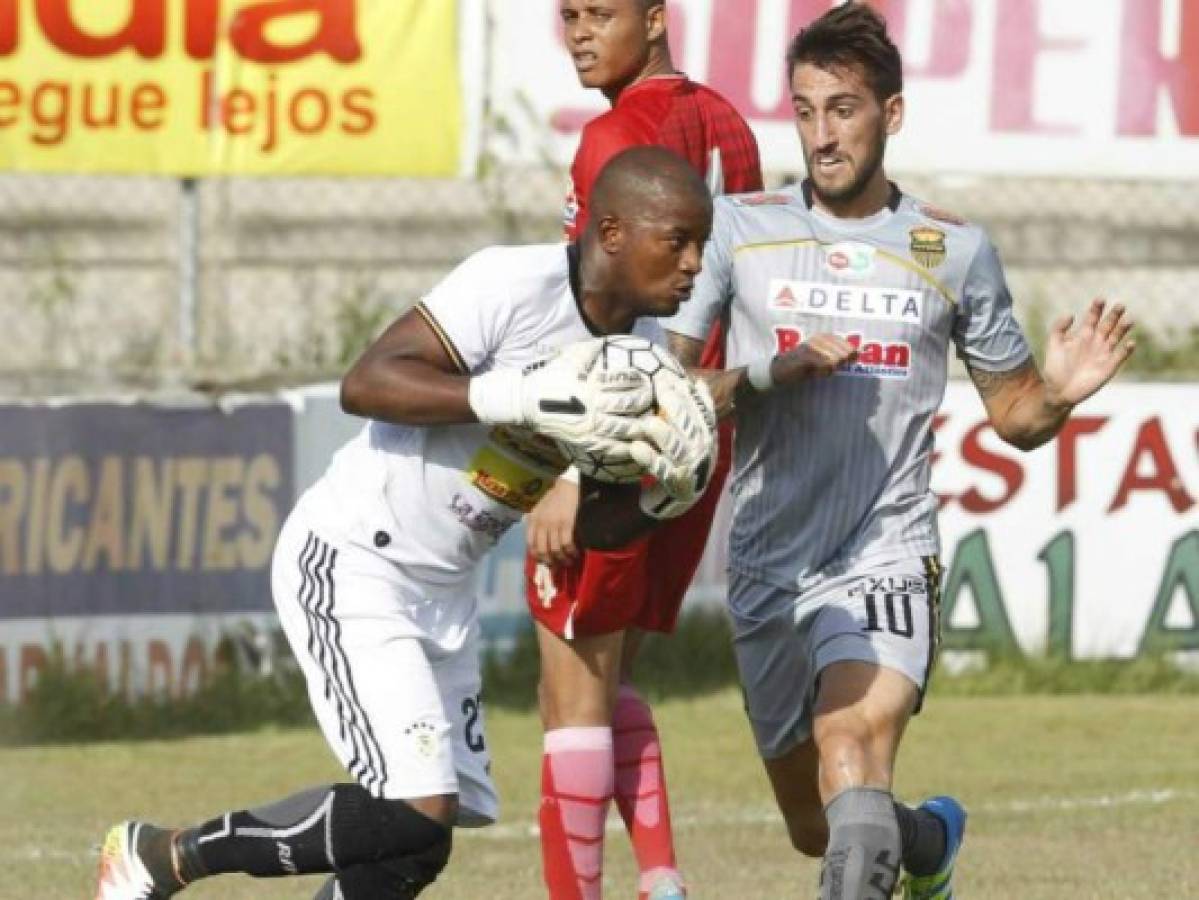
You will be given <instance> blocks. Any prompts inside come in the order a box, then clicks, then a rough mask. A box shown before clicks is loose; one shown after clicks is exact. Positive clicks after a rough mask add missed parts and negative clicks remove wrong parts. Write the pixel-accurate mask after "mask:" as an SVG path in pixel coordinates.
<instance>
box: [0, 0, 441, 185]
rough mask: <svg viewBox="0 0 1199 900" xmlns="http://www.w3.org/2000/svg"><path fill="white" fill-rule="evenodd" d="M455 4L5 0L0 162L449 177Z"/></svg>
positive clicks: (174, 171)
mask: <svg viewBox="0 0 1199 900" xmlns="http://www.w3.org/2000/svg"><path fill="white" fill-rule="evenodd" d="M457 6H458V4H457V2H456V0H103V2H96V0H74V2H72V0H0V168H2V169H10V170H18V171H28V172H124V173H155V174H164V175H261V174H271V175H285V174H338V175H370V174H394V175H430V176H433V175H454V174H458V172H459V170H460V166H461V160H460V157H461V153H462V144H463V137H462V136H463V130H464V126H463V120H464V110H463V100H462V85H461V83H460V76H459V64H458V63H459V51H458V13H457Z"/></svg>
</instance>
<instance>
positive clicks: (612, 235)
mask: <svg viewBox="0 0 1199 900" xmlns="http://www.w3.org/2000/svg"><path fill="white" fill-rule="evenodd" d="M595 231H596V235H597V236H598V237H599V243H600V246H601V247H602V248H603V249H604V252H605V253H619V252H620V248H621V247H623V246H624V237H625V231H624V223H623V222H621V221H620V218H619V217H618V216H614V215H612V214H611V213H609V214H608V215H606V216H601V217H600V220H599V222H598V223H596V228H595Z"/></svg>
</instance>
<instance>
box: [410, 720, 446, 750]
mask: <svg viewBox="0 0 1199 900" xmlns="http://www.w3.org/2000/svg"><path fill="white" fill-rule="evenodd" d="M404 737H406V738H407V739H408V742H409V744H410V745H411V747H412V749H413V750H414V751H415V752H416V754H417V755H418V756H423V757H424V758H425V759H432V758H433V757H434V756H436V755H437V744H438V740H437V726H436V725H434V724H433V722H431V721H429V720H428V719H418V720H417V721H415V722H413V723H412V724H411V725H409V726H408V727H407V728H405V729H404Z"/></svg>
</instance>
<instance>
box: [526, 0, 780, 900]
mask: <svg viewBox="0 0 1199 900" xmlns="http://www.w3.org/2000/svg"><path fill="white" fill-rule="evenodd" d="M559 7H560V12H561V16H562V21H563V25H564V29H565V40H566V45H567V48H568V49H569V51H570V53H571V57H572V59H573V60H574V64H575V69H576V71H577V72H578V75H579V81H580V82H581V83H582V85H583V86H584V87H588V88H595V89H598V90H600V91H602V92H603V93H604V96H605V97H607V98H608V100H609V102H611V104H612V109H611V110H609V111H608V112H606V113H604V114H603V115H601V116H599V117H598V118H596V119H594V120H593V121H591V122H590V123H588V125H587V126H586V127H585V128H584V129H583V135H582V139H581V142H580V144H579V149H578V151H577V153H576V155H575V159H574V164H573V166H572V167H571V177H572V182H573V184H572V191H571V195H570V197H569V199H568V201H567V206H566V236H567V238H568V239H569V240H575V239H576V238H577V237H578V236H579V235H580V234H581V233H582V232H583V229H584V228H585V227H586V224H587V218H588V213H589V207H588V198H589V195H590V192H591V188H592V185H593V184H594V182H595V178H596V176H597V174H598V173H599V171H600V169H601V168H602V167H603V165H604V164H605V163H606V162H607V161H608V160H609V159H610V158H611V157H612V156H614V155H615V154H617V153H619V152H620V151H621V150H623V149H625V148H627V147H630V146H634V145H642V144H653V145H658V146H662V147H665V148H667V149H669V150H672V151H674V152H675V153H677V154H679V155H680V156H682V157H683V158H684V159H686V160H688V161H689V162H690V163H691V164H692V166H694V167H695V169H696V170H697V171H699V172H700V173H701V174H702V175H704V176H705V178H706V179H707V181H708V185H709V187H711V188H712V190H713V192H715V193H720V192H729V193H741V192H746V191H757V190H761V187H762V174H761V167H760V163H759V160H758V148H757V142H756V141H755V139H754V136H753V133H752V132H751V131H750V129H749V126H748V125H747V124H746V123H745V120H744V119H743V118H742V117H741V116H740V115H739V114H738V113H737V111H736V110H735V109H733V107H732V106H731V105H730V104H729V103H728V101H726V100H725V99H724V98H723V97H721V96H720V95H719V94H717V93H716V92H715V91H713V90H711V89H709V88H707V87H704V86H703V85H701V84H697V83H695V82H694V81H691V80H690V79H689V78H687V77H686V76H685V75H683V74H682V73H680V72H678V71H677V70H676V69H675V68H674V65H673V64H672V62H671V57H670V48H669V45H668V43H667V37H666V10H665V4H664V3H663V2H662V0H656V2H655V0H560V4H559ZM663 239H664V240H670V239H671V238H670V237H669V236H664V237H663ZM723 361H724V357H723V337H722V334H721V333H720V329H719V327H717V328H714V329H713V334H712V335H711V337H710V338H709V340H708V342H707V347H706V351H705V354H704V361H703V365H704V367H705V368H706V367H713V368H720V367H722V366H723ZM731 447H732V434H731V431H730V430H729V426H728V425H727V424H726V425H725V426H724V428H723V429H722V432H721V442H720V457H719V458H720V464H719V466H718V468H717V471H716V472H715V474H714V476H713V479H712V483H711V484H710V485H709V487H708V490H707V492H706V494H705V495H704V497H703V498H702V499H701V500H700V501H699V503H697V504H696V505H695V507H693V508H692V509H691V510H690V511H689V512H687V513H686V514H685V515H683V516H681V517H680V518H679V519H677V520H674V521H672V522H670V523H668V524H667V525H665V526H664V527H663V528H661V529H660V530H659V531H658V532H657V533H656V534H655V535H654V537H653V538H651V539H646V540H641V541H638V542H635V543H634V544H632V545H630V546H628V547H625V548H623V549H621V550H619V551H616V552H611V553H592V552H585V553H581V554H580V552H579V551H578V550H577V548H576V545H575V540H574V524H575V511H576V509H577V507H578V487H577V485H576V484H572V483H571V482H570V481H569V480H567V479H565V478H564V479H562V480H560V481H559V482H558V483H557V485H556V486H555V487H554V488H553V489H552V490H551V491H550V493H549V494H548V495H547V497H546V498H545V499H544V500H543V501H542V503H540V504H539V505H538V506H537V507H536V508H535V509H534V511H533V512H532V514H531V516H530V518H529V520H528V540H529V553H530V555H529V559H528V560H527V564H526V574H527V576H528V577H527V597H528V603H529V608H530V610H531V611H532V614H533V617H534V619H535V621H536V627H537V637H538V644H539V647H540V651H541V663H542V668H541V672H542V675H541V685H540V691H539V693H540V701H541V715H542V722H543V725H544V727H545V751H544V756H543V759H542V800H541V807H540V813H539V818H540V824H541V847H542V860H543V866H544V875H545V882H546V886H547V888H548V890H549V895H550V897H552V898H554V900H592V898H599V897H600V892H601V877H602V866H603V835H604V830H603V829H604V821H605V819H606V817H607V810H608V805H609V802H610V800H611V799H612V798H613V797H614V798H615V800H616V803H617V806H618V807H619V809H620V813H621V816H622V818H623V819H624V821H625V824H626V826H627V827H628V830H629V835H630V838H631V839H632V842H633V850H634V853H635V855H636V858H637V863H638V868H639V870H640V879H639V891H638V895H639V897H641V898H652V900H677V898H682V897H684V896H685V890H684V886H683V879H682V877H681V875H680V874H679V871H678V865H677V862H676V858H675V852H674V840H673V836H672V833H671V827H670V813H669V805H668V802H667V795H666V783H665V777H664V773H663V767H662V754H661V746H660V742H659V739H658V732H657V729H656V727H655V725H654V720H653V716H652V714H651V712H650V709H649V706H648V705H647V704H646V702H645V701H644V700H643V699H642V698H641V696H640V695H639V694H638V693H637V691H636V690H635V689H634V688H633V687H632V685H631V684H630V683H629V674H630V670H631V666H632V662H633V658H634V656H635V654H636V651H637V647H638V645H639V642H640V638H641V636H642V633H643V632H645V631H659V632H669V631H671V630H673V628H674V624H675V619H676V617H677V615H678V610H679V606H680V604H681V603H682V600H683V595H684V593H685V592H686V590H687V586H688V584H689V583H690V581H691V577H692V575H693V574H694V573H695V569H696V566H697V565H698V564H699V560H700V557H701V555H702V554H703V549H704V546H705V544H706V543H707V537H708V531H709V529H710V527H711V524H712V517H713V514H714V513H715V509H716V504H717V501H718V500H719V498H720V495H721V492H722V489H723V486H724V481H725V476H726V475H727V474H728V466H729V460H730V457H731ZM651 561H652V563H651Z"/></svg>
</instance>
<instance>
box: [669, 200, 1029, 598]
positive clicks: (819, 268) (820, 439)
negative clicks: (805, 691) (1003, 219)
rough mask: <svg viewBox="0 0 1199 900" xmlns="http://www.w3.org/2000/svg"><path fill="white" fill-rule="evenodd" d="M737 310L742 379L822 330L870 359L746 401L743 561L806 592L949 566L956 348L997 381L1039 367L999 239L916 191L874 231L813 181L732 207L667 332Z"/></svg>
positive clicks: (877, 220) (734, 350)
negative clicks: (925, 565)
mask: <svg viewBox="0 0 1199 900" xmlns="http://www.w3.org/2000/svg"><path fill="white" fill-rule="evenodd" d="M725 314H727V315H728V316H729V331H728V366H729V367H730V368H734V367H738V366H744V365H747V364H748V363H750V362H751V361H753V360H755V359H761V358H763V357H767V356H772V355H774V354H775V353H778V352H781V351H786V350H789V349H792V348H794V347H796V346H798V345H799V344H800V343H801V342H802V341H804V340H807V339H808V338H810V337H811V336H812V335H813V334H816V333H818V332H832V333H835V334H840V335H842V336H844V337H845V338H846V339H847V340H848V341H849V342H850V343H851V344H854V345H855V346H856V347H857V348H858V350H859V351H860V356H859V357H858V361H857V362H856V363H854V364H852V365H850V366H848V367H846V368H845V369H843V370H842V371H840V372H838V373H837V374H836V375H835V376H834V377H831V378H828V379H825V380H822V381H812V382H807V383H804V384H802V385H793V386H789V387H780V388H777V389H775V390H773V391H771V392H769V393H767V394H764V395H761V396H759V397H754V398H750V399H749V400H747V401H746V402H745V403H744V404H739V405H740V407H741V408H740V409H739V410H738V418H737V439H736V451H735V454H734V456H735V460H734V473H733V482H732V493H733V496H734V499H735V503H734V518H733V526H732V535H731V539H730V547H729V564H730V566H731V567H732V568H733V569H734V570H736V571H739V572H741V573H743V574H745V575H747V576H749V577H751V578H756V579H758V580H760V581H765V582H769V583H772V584H776V585H778V586H780V587H783V588H797V587H798V586H799V585H800V584H801V583H802V582H803V580H804V579H805V578H806V577H807V576H809V575H813V574H816V573H819V572H822V571H825V570H827V569H830V568H834V567H837V568H842V567H852V566H854V565H856V564H858V563H861V562H863V561H866V560H872V559H873V560H880V559H883V558H887V557H892V558H896V559H899V558H911V557H916V556H925V555H930V554H935V553H937V552H938V549H939V541H938V536H937V527H936V511H937V500H936V498H935V497H934V496H933V494H932V492H931V491H930V490H929V470H930V465H931V460H932V452H933V434H932V421H933V415H934V413H935V412H936V409H937V407H938V406H939V405H940V403H941V399H942V397H943V395H944V392H945V381H946V377H947V365H946V363H947V360H946V356H947V353H948V349H949V346H950V344H951V343H952V344H953V345H955V346H956V348H957V352H958V354H959V355H960V356H961V357H962V358H963V359H964V360H965V361H966V362H967V363H968V364H969V365H970V366H972V367H974V368H977V369H983V370H987V371H1007V370H1010V369H1013V368H1015V367H1017V366H1019V365H1021V364H1022V363H1024V362H1025V360H1026V359H1027V358H1028V356H1029V348H1028V345H1027V343H1026V341H1025V339H1024V335H1023V334H1022V332H1021V330H1020V327H1019V325H1018V324H1017V323H1016V320H1015V319H1014V318H1013V316H1012V298H1011V296H1010V294H1009V293H1008V289H1007V285H1006V284H1005V282H1004V277H1003V270H1002V267H1001V266H1000V263H999V258H998V256H997V254H996V252H995V248H994V247H993V246H992V245H991V242H990V241H989V240H988V239H987V236H986V234H985V233H984V232H983V230H982V229H981V228H978V227H976V226H973V225H969V224H967V223H965V222H962V221H960V220H958V219H957V218H955V217H954V216H952V215H950V214H947V213H944V212H942V211H940V210H937V209H935V208H932V207H930V206H927V205H926V204H923V203H921V202H920V201H919V200H916V199H914V198H912V197H909V196H907V195H904V194H902V193H900V192H899V190H898V189H895V190H894V192H893V194H892V198H891V202H890V204H889V205H888V206H887V207H886V208H884V209H883V210H881V211H880V212H878V213H877V214H876V215H874V216H871V217H869V218H866V219H862V220H843V219H837V218H834V217H832V216H829V215H825V214H824V213H822V212H820V211H819V210H817V209H814V208H813V206H812V203H811V198H810V196H809V195H808V194H807V191H806V186H803V187H801V186H797V187H795V188H793V189H789V190H786V191H780V192H777V193H770V194H746V195H742V196H738V197H722V198H718V199H717V201H716V218H715V223H714V228H713V234H712V238H711V240H710V241H709V242H708V245H707V248H706V250H705V253H704V266H703V271H702V272H701V273H700V276H699V279H698V281H697V282H696V287H695V292H694V294H693V296H692V299H691V302H690V303H688V304H687V305H686V306H685V307H683V308H682V310H681V311H680V312H679V314H678V315H677V316H675V317H674V318H673V319H669V320H666V321H665V322H664V325H665V327H666V328H667V329H669V330H672V331H676V332H679V333H681V334H685V335H687V336H689V337H692V338H699V339H702V338H703V337H705V336H706V335H707V333H708V329H709V328H710V327H711V324H712V322H713V321H714V320H715V319H717V318H718V317H719V316H721V315H725Z"/></svg>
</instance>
